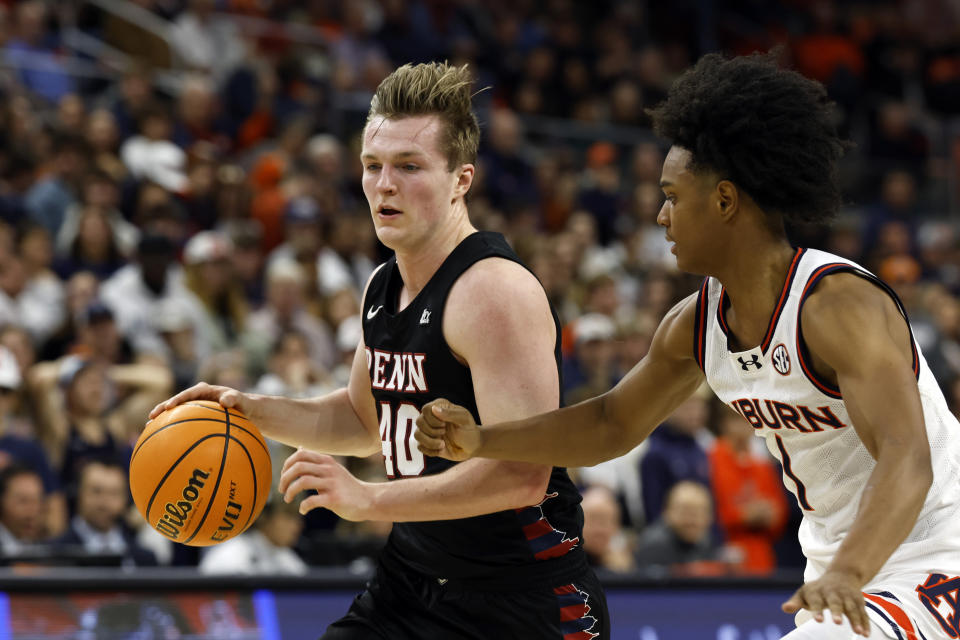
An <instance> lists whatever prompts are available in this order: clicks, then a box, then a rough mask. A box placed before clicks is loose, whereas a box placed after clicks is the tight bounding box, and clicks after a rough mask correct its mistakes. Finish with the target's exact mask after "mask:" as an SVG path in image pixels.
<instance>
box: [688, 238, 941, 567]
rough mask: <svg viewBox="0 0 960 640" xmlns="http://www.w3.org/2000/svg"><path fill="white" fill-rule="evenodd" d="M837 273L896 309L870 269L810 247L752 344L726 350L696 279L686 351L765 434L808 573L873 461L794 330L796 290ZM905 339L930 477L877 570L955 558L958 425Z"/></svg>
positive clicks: (836, 532)
mask: <svg viewBox="0 0 960 640" xmlns="http://www.w3.org/2000/svg"><path fill="white" fill-rule="evenodd" d="M838 271H846V272H851V273H855V274H857V275H859V276H861V277H863V278H865V279H867V280H869V281H870V282H873V283H875V284H876V285H877V286H879V287H880V288H882V289H883V290H885V291H887V292H888V293H889V294H890V295H891V296H892V297H893V299H894V300H895V301H896V303H897V305H898V307H900V310H901V312H903V311H904V310H903V307H902V305H901V304H900V301H899V300H898V299H897V297H896V294H894V293H893V291H892V289H890V288H889V287H888V286H887V285H886V284H884V283H883V282H882V281H880V280H879V279H877V278H876V276H874V275H873V274H871V273H870V272H868V271H866V270H865V269H863V268H862V267H860V266H859V265H857V264H855V263H853V262H850V261H849V260H845V259H843V258H840V257H837V256H834V255H831V254H829V253H824V252H822V251H816V250H813V249H798V250H797V252H796V254H795V256H794V259H793V262H792V263H791V265H790V270H789V273H788V274H787V278H786V282H785V283H784V287H783V290H782V292H781V294H780V298H779V300H778V302H777V306H776V309H775V311H774V313H773V317H772V318H771V319H770V325H769V327H768V328H767V334H766V336H765V337H764V340H763V343H762V344H760V345H758V346H756V347H754V348H752V349H747V350H745V351H739V352H731V351H730V350H729V348H728V338H727V334H728V328H727V325H726V321H725V319H724V313H725V310H726V309H725V308H726V307H727V306H729V298H728V296H727V295H726V293H725V292H724V290H723V287H722V285H721V284H720V282H719V281H717V280H716V279H714V278H708V279H707V280H705V281H704V283H703V285H702V287H701V289H700V294H699V297H698V299H697V309H696V312H697V317H696V330H695V332H694V349H695V354H696V357H697V361H698V364H700V366H701V368H702V369H703V370H704V373H705V374H706V377H707V382H708V383H709V384H710V386H711V387H712V388H713V391H714V392H715V393H716V394H717V396H719V397H720V399H721V400H723V402H725V403H726V404H727V405H729V406H731V407H733V408H734V409H735V410H736V411H737V412H738V413H739V414H740V415H742V416H743V417H744V418H746V420H747V421H748V422H749V423H750V424H751V425H752V426H753V427H754V429H755V433H756V435H758V436H760V437H763V438H765V439H766V443H767V448H768V449H769V450H770V452H771V453H772V454H773V455H774V456H775V457H776V458H777V459H778V460H780V462H781V464H782V466H783V481H784V484H785V485H786V486H787V488H788V489H789V490H790V491H791V492H793V494H794V495H795V496H796V499H797V502H798V503H799V505H800V508H801V509H802V510H803V516H804V517H803V522H802V524H801V526H800V533H799V537H800V544H801V545H802V547H803V552H804V555H805V556H806V557H807V560H808V563H807V572H806V575H805V579H806V580H808V581H809V580H813V579H816V578H817V577H818V576H819V575H820V574H822V573H823V571H824V569H825V568H826V566H827V565H828V564H829V562H830V560H831V559H832V558H833V556H834V554H835V553H836V551H837V549H838V547H839V546H840V543H841V542H842V541H843V539H844V536H845V535H846V534H847V532H848V531H849V529H850V526H851V525H852V524H853V521H854V517H855V516H856V513H857V507H858V505H859V503H860V497H861V494H862V492H863V488H864V487H865V486H866V483H867V478H868V477H869V475H870V473H871V472H872V471H873V468H874V465H875V461H874V459H873V457H872V456H871V455H870V454H869V453H868V452H867V449H866V448H865V447H864V445H863V443H862V442H861V441H860V438H859V437H858V436H857V433H856V431H854V428H853V425H852V424H851V420H850V416H849V415H848V414H847V409H846V406H845V405H844V402H843V397H842V396H841V394H840V390H839V389H838V388H837V387H836V386H834V385H832V384H831V383H830V382H828V381H826V380H823V379H821V378H820V377H819V376H817V374H816V373H815V372H814V371H813V369H812V368H811V366H810V359H809V356H808V354H807V351H806V345H805V344H804V342H803V340H802V339H801V334H800V311H801V310H802V308H803V304H804V300H805V298H806V297H807V296H808V295H809V293H810V292H811V291H812V290H813V288H814V286H815V285H816V284H817V283H818V282H819V281H820V280H821V279H822V278H823V277H824V276H827V275H829V274H831V273H836V272H838ZM904 317H906V313H905V312H904ZM912 343H913V345H912V346H913V354H914V357H913V365H914V371H915V372H916V374H917V385H918V387H919V390H920V399H921V402H922V404H923V415H924V420H925V423H926V431H927V439H928V441H929V443H930V453H931V458H932V463H933V471H934V479H933V485H932V486H931V488H930V491H929V493H928V494H927V499H926V501H925V503H924V505H923V510H922V512H921V513H920V517H919V518H918V520H917V524H916V526H914V528H913V530H912V531H911V532H910V535H909V536H908V537H907V539H906V540H905V541H904V542H903V544H902V545H901V546H900V547H899V548H898V549H897V550H896V551H895V552H894V553H893V555H892V556H891V557H890V559H889V560H888V562H887V563H886V565H884V567H883V569H881V571H880V572H879V574H878V577H881V576H884V575H893V574H895V573H896V572H899V571H904V570H910V569H914V570H916V569H918V568H921V569H924V570H931V571H932V570H936V569H948V568H957V567H958V566H960V480H958V478H960V424H958V423H957V420H956V419H955V418H954V417H953V415H952V414H951V413H950V411H949V410H948V409H947V404H946V401H945V400H944V397H943V394H942V393H941V391H940V388H939V387H938V386H937V382H936V380H935V379H934V377H933V374H932V373H931V372H930V369H929V368H928V367H927V365H926V362H925V361H924V359H923V355H922V354H921V353H920V350H919V348H918V347H917V345H916V341H912ZM877 375H878V376H879V375H883V372H877Z"/></svg>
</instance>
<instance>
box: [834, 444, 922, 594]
mask: <svg viewBox="0 0 960 640" xmlns="http://www.w3.org/2000/svg"><path fill="white" fill-rule="evenodd" d="M918 469H925V470H926V472H923V471H919V472H918ZM932 477H933V475H932V471H931V470H930V467H929V461H928V462H927V464H926V466H924V465H923V464H919V463H917V464H915V463H914V462H913V461H912V460H911V459H909V458H906V459H903V458H901V459H898V460H885V461H884V460H883V459H881V461H879V462H878V463H877V466H876V467H875V468H874V470H873V473H872V474H871V475H870V479H869V480H868V481H867V486H866V488H865V489H864V492H863V496H862V498H861V500H860V508H859V510H858V512H857V517H856V519H855V520H854V522H853V526H852V527H851V528H850V532H849V533H848V534H847V536H846V538H845V539H844V541H843V543H842V544H841V545H840V548H839V550H838V551H837V555H836V556H834V558H833V561H832V562H831V563H830V567H829V570H836V571H842V572H845V573H849V574H853V575H856V576H858V577H859V578H860V580H861V582H862V584H866V583H868V582H869V581H870V580H871V579H872V578H873V577H874V576H875V575H876V574H877V572H878V571H879V570H880V569H881V568H882V567H883V565H884V564H885V563H886V562H887V560H888V559H889V558H890V555H891V554H892V553H893V552H894V551H895V550H896V548H897V547H898V546H899V545H900V543H901V542H903V540H904V538H906V537H907V535H908V534H909V533H910V531H911V530H912V529H913V527H914V525H915V524H916V522H917V516H918V515H919V514H920V510H921V509H922V508H923V503H924V500H925V499H926V496H927V492H928V491H929V489H930V483H931V481H932Z"/></svg>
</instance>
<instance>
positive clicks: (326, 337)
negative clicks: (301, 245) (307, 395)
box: [249, 259, 337, 370]
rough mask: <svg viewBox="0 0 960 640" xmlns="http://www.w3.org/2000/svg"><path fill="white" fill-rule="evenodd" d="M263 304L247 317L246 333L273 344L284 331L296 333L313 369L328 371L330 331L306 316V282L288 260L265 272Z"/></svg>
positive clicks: (333, 358) (330, 364) (332, 360)
mask: <svg viewBox="0 0 960 640" xmlns="http://www.w3.org/2000/svg"><path fill="white" fill-rule="evenodd" d="M266 280H267V301H266V304H265V305H264V306H263V307H262V308H261V309H259V310H258V311H255V312H254V313H252V314H251V315H250V322H249V327H250V331H251V332H253V333H256V334H258V335H260V336H263V337H264V338H267V339H268V340H270V342H271V343H274V342H276V341H277V340H278V339H279V338H280V336H281V335H282V334H283V333H284V332H287V331H295V332H297V333H299V334H300V335H301V336H302V337H303V339H304V340H305V341H306V343H307V345H308V352H309V354H310V360H311V361H312V363H313V366H314V367H319V368H321V369H327V370H329V369H330V368H332V367H333V366H334V364H335V363H336V361H337V357H336V353H335V352H334V345H333V338H332V335H331V331H330V328H329V327H328V326H327V325H326V323H324V322H323V320H321V319H320V318H318V317H316V316H315V315H313V314H311V313H309V312H308V311H307V309H306V306H305V303H304V288H305V287H306V286H307V280H306V278H305V277H304V275H303V267H302V266H301V265H300V264H299V263H298V262H296V261H294V260H291V259H281V260H276V261H274V262H273V263H271V265H270V266H269V267H268V269H267V276H266Z"/></svg>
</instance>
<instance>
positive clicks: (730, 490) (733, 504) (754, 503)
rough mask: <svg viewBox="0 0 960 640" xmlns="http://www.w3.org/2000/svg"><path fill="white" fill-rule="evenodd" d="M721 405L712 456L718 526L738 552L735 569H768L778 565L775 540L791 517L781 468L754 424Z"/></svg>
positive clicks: (746, 570) (729, 544) (712, 480)
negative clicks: (780, 476)
mask: <svg viewBox="0 0 960 640" xmlns="http://www.w3.org/2000/svg"><path fill="white" fill-rule="evenodd" d="M719 410H720V411H722V414H721V415H720V417H719V419H718V422H719V436H718V437H717V439H716V440H715V441H714V443H713V448H712V449H711V450H710V454H709V458H710V482H711V488H712V489H713V499H714V502H715V503H716V506H717V519H718V521H719V525H720V530H721V532H722V533H723V537H724V539H725V541H726V544H727V546H728V548H731V549H733V550H734V551H735V553H733V554H731V560H733V562H732V565H733V568H734V569H735V570H737V571H742V572H745V573H754V574H768V573H771V572H772V571H773V570H774V569H775V568H776V565H777V558H776V555H775V554H774V551H773V545H774V543H775V542H776V541H777V539H778V538H779V537H780V536H781V535H782V534H783V528H784V525H786V522H787V515H788V514H787V499H786V497H785V496H784V494H783V491H782V490H781V488H780V483H779V478H778V477H777V475H778V472H777V468H776V467H775V466H774V464H773V462H772V460H771V459H770V457H769V455H768V454H767V453H766V449H765V448H763V447H762V445H761V441H760V439H759V438H755V437H754V436H753V427H751V426H750V424H749V423H748V422H747V421H746V420H744V419H743V417H742V416H740V415H739V414H737V413H735V412H733V411H732V410H731V409H729V408H728V407H726V406H723V405H720V408H719ZM755 445H761V449H762V450H761V451H758V450H757V448H756V446H755Z"/></svg>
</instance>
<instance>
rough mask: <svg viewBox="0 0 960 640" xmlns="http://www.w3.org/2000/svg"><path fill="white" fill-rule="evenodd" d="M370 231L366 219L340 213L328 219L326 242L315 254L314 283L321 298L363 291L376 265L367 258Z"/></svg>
mask: <svg viewBox="0 0 960 640" xmlns="http://www.w3.org/2000/svg"><path fill="white" fill-rule="evenodd" d="M372 231H373V229H372V227H371V226H370V223H369V221H368V219H367V218H366V216H358V215H351V214H340V215H337V216H334V217H333V219H332V220H330V223H329V225H328V232H327V234H326V235H327V237H326V243H325V244H324V245H323V246H322V247H321V248H320V251H319V252H318V253H317V283H318V285H319V287H320V293H321V294H322V295H325V296H329V295H333V294H335V293H337V292H338V291H341V290H343V289H351V290H353V291H357V292H361V291H363V288H364V286H365V285H366V283H367V279H369V278H370V274H371V273H373V270H374V269H375V268H376V266H377V265H376V264H374V262H373V261H372V260H371V259H370V254H371V253H372V251H371V245H372V240H373V236H372Z"/></svg>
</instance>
